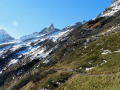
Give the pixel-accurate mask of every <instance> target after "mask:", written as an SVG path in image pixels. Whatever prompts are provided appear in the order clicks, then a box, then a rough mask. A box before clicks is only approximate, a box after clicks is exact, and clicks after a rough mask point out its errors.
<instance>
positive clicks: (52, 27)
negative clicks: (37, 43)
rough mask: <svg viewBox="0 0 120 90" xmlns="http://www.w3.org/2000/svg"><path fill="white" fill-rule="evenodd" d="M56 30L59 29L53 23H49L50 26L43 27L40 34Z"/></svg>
mask: <svg viewBox="0 0 120 90" xmlns="http://www.w3.org/2000/svg"><path fill="white" fill-rule="evenodd" d="M56 31H59V29H57V28H55V27H54V25H53V24H51V25H50V26H48V27H46V28H44V29H43V30H42V31H41V32H40V34H49V33H52V32H56Z"/></svg>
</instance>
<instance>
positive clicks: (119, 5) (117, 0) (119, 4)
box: [100, 0, 120, 17]
mask: <svg viewBox="0 0 120 90" xmlns="http://www.w3.org/2000/svg"><path fill="white" fill-rule="evenodd" d="M119 10H120V0H114V1H113V2H112V3H111V5H110V6H109V7H107V8H106V10H105V11H104V12H102V13H101V15H100V17H105V16H112V15H114V13H116V12H117V11H119Z"/></svg>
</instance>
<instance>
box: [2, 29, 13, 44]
mask: <svg viewBox="0 0 120 90" xmlns="http://www.w3.org/2000/svg"><path fill="white" fill-rule="evenodd" d="M13 39H14V38H12V37H11V36H10V35H9V34H8V33H7V32H6V31H5V30H4V29H0V43H5V42H9V41H11V40H13Z"/></svg>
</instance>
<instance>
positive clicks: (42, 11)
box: [0, 0, 113, 39]
mask: <svg viewBox="0 0 120 90" xmlns="http://www.w3.org/2000/svg"><path fill="white" fill-rule="evenodd" d="M111 1H113V0H0V28H3V29H5V30H6V31H7V32H8V33H9V34H10V35H11V36H12V37H14V38H17V39H18V38H20V37H21V36H24V35H28V34H32V33H34V32H39V31H40V30H41V29H43V28H44V27H46V26H49V25H50V24H54V26H55V27H56V28H59V29H62V28H64V27H66V26H68V25H70V24H73V23H76V22H82V21H83V20H90V19H92V18H94V17H96V16H97V15H98V14H100V13H101V12H102V11H103V10H105V8H106V7H107V6H109V5H110V3H111Z"/></svg>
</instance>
